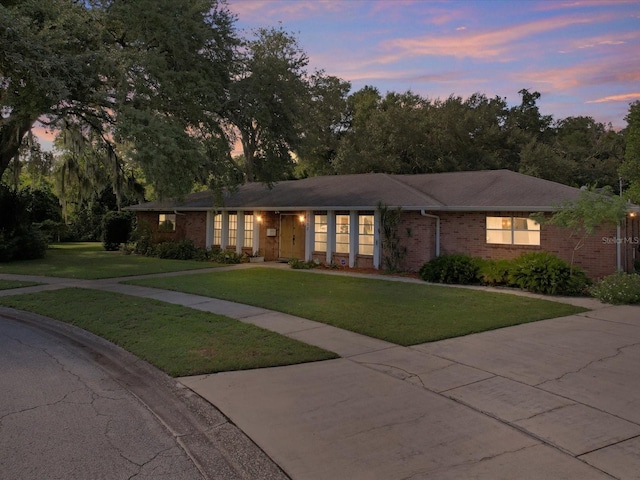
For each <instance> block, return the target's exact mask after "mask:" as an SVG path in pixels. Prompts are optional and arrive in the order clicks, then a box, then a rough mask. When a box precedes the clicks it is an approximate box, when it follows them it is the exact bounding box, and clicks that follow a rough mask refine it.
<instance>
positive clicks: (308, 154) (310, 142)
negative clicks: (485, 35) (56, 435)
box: [295, 72, 350, 177]
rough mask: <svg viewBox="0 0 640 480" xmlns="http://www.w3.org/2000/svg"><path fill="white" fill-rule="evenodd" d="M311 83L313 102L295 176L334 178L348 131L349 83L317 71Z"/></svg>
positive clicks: (297, 150) (305, 124) (297, 152)
mask: <svg viewBox="0 0 640 480" xmlns="http://www.w3.org/2000/svg"><path fill="white" fill-rule="evenodd" d="M309 80H310V94H311V98H310V102H309V104H308V105H307V107H308V113H307V114H306V115H305V118H304V119H303V120H304V121H303V124H304V131H303V133H302V137H301V138H300V144H299V146H298V147H297V149H296V150H295V154H296V155H297V157H298V158H297V165H296V176H297V177H307V176H309V175H331V174H334V173H335V161H336V157H337V154H338V148H339V145H340V141H341V139H342V137H343V135H344V132H345V111H346V105H347V94H348V92H349V89H350V84H349V82H345V81H344V80H341V79H339V78H337V77H333V76H327V75H324V73H323V72H318V73H316V74H315V75H312V76H311V78H310V79H309Z"/></svg>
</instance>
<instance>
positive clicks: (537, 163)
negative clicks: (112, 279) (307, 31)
mask: <svg viewBox="0 0 640 480" xmlns="http://www.w3.org/2000/svg"><path fill="white" fill-rule="evenodd" d="M235 23H236V18H235V17H234V15H233V14H232V13H230V11H229V10H228V7H227V5H226V3H225V2H224V0H137V1H136V2H128V1H124V0H56V1H54V0H2V1H0V44H1V45H2V49H0V108H1V109H2V117H1V119H0V120H1V121H0V184H1V185H2V189H1V190H0V203H1V205H0V206H1V208H2V215H1V216H0V220H1V222H2V223H1V224H0V250H1V248H2V245H5V246H7V245H8V246H7V248H6V249H5V251H7V252H9V251H12V248H13V247H11V246H12V245H13V246H16V245H21V244H22V243H21V242H22V240H21V238H24V237H25V235H31V232H32V230H33V229H34V228H36V229H37V230H38V231H40V232H41V233H42V234H43V235H44V236H45V237H46V238H48V239H49V240H57V239H61V240H100V239H101V236H102V217H103V216H104V214H105V213H106V212H108V211H113V210H119V209H121V208H122V207H123V206H125V205H128V204H131V203H134V202H139V201H142V200H150V199H153V198H160V197H180V196H182V195H184V194H187V193H189V192H192V191H197V190H203V189H207V188H209V189H212V190H214V191H219V190H220V189H222V188H224V187H233V186H234V185H238V184H241V183H244V182H265V183H267V184H269V183H273V182H277V181H279V180H283V179H292V178H301V177H305V176H312V175H333V174H345V173H361V172H388V173H404V174H412V173H430V172H445V171H455V170H480V169H497V168H506V169H510V170H514V171H519V172H522V173H526V174H529V175H534V176H538V177H541V178H545V179H548V180H553V181H557V182H561V183H564V184H567V185H572V186H582V185H589V186H591V187H605V186H610V187H611V188H612V189H613V190H614V191H615V192H618V193H619V189H620V186H622V188H623V189H624V194H625V195H627V196H629V198H631V199H632V200H634V201H640V195H639V194H638V193H640V188H638V186H637V185H638V184H639V183H640V146H639V145H640V133H639V132H640V102H635V103H633V104H631V105H630V108H629V114H628V115H627V117H626V118H625V120H626V121H627V123H628V126H627V128H625V129H624V130H621V131H614V130H613V129H612V128H611V126H610V125H604V124H601V123H598V122H596V121H595V120H594V119H593V118H591V117H571V118H565V119H554V118H553V117H552V116H549V115H542V114H541V113H540V109H539V103H540V102H542V101H544V99H543V98H541V95H540V94H539V93H538V92H535V91H533V92H532V91H529V90H527V89H523V90H521V91H520V92H519V93H520V97H521V99H520V103H519V104H517V105H509V104H507V102H506V100H505V99H504V98H501V97H494V98H489V97H487V96H486V95H485V94H483V93H476V94H474V95H471V96H470V97H469V98H462V97H459V96H455V95H452V96H450V97H449V98H446V99H440V98H435V99H434V98H428V97H423V96H421V95H417V94H415V93H413V92H385V93H382V92H380V91H379V90H378V89H377V88H375V87H374V86H367V87H364V88H362V89H360V90H358V91H355V92H354V91H352V89H351V85H350V84H349V82H347V81H344V80H342V79H340V78H337V77H334V76H331V75H327V74H326V73H325V72H324V71H322V70H314V71H312V70H310V68H309V60H308V56H307V54H306V52H305V51H304V49H303V48H302V47H301V46H300V45H299V43H298V41H297V39H296V37H295V36H294V35H293V34H291V33H289V32H286V31H284V30H283V29H282V28H259V29H256V30H255V31H251V32H244V31H238V30H237V29H236V26H235ZM44 129H46V130H48V131H49V132H50V133H51V134H53V135H54V136H55V139H54V141H53V142H54V146H55V150H53V151H51V149H49V148H43V147H42V145H41V141H40V138H41V135H40V136H39V135H36V133H40V134H41V133H42V131H43V130H44ZM238 150H240V151H241V154H239V155H238V154H236V152H238ZM637 192H638V193H637ZM45 207H46V208H45ZM42 212H48V213H47V214H43V213H42ZM43 215H44V216H43Z"/></svg>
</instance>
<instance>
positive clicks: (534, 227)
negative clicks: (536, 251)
mask: <svg viewBox="0 0 640 480" xmlns="http://www.w3.org/2000/svg"><path fill="white" fill-rule="evenodd" d="M487 243H497V244H502V245H540V224H539V223H538V222H536V221H535V220H532V219H530V218H524V217H487Z"/></svg>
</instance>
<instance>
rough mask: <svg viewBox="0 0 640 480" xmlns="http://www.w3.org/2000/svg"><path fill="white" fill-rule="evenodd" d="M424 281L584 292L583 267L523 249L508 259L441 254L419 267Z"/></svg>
mask: <svg viewBox="0 0 640 480" xmlns="http://www.w3.org/2000/svg"><path fill="white" fill-rule="evenodd" d="M419 274H420V277H421V278H422V279H423V280H425V281H427V282H435V283H449V284H458V285H472V284H476V283H482V284H484V285H491V286H505V287H517V288H521V289H523V290H527V291H529V292H533V293H541V294H546V295H580V294H584V293H586V287H587V285H588V284H589V280H588V278H587V276H586V274H585V273H584V271H583V270H581V269H579V268H577V267H572V266H571V265H570V264H569V263H567V262H565V261H564V260H562V259H560V258H558V257H557V256H555V255H553V254H551V253H549V252H531V253H525V254H523V255H521V256H519V257H517V258H514V259H512V260H486V259H480V258H474V257H471V256H469V255H463V254H450V255H441V256H439V257H436V258H434V259H432V260H430V261H429V262H427V263H425V264H424V265H423V266H422V267H421V268H420V271H419Z"/></svg>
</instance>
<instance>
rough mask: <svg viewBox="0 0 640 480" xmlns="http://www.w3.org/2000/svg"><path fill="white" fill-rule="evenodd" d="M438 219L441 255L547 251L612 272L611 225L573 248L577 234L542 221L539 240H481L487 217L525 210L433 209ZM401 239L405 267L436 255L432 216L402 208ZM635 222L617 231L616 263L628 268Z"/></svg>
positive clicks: (593, 270) (599, 273) (591, 269)
mask: <svg viewBox="0 0 640 480" xmlns="http://www.w3.org/2000/svg"><path fill="white" fill-rule="evenodd" d="M433 213H437V216H438V217H439V218H440V254H441V255H444V254H451V253H465V254H467V255H471V256H473V257H481V258H494V259H511V258H515V257H518V256H520V255H522V254H523V253H527V252H536V251H543V250H544V251H548V252H551V253H553V254H555V255H557V256H558V257H560V258H562V259H564V260H566V261H567V262H571V259H572V256H573V257H574V264H575V265H577V266H579V267H581V268H583V269H584V270H585V271H586V272H587V274H588V275H589V276H590V277H591V278H600V277H603V276H606V275H610V274H612V273H615V271H616V268H617V245H616V242H617V241H618V240H617V236H616V228H615V226H611V227H606V228H602V229H601V230H600V231H598V232H596V233H595V234H594V235H592V236H591V237H589V238H587V239H586V240H585V241H584V244H583V245H582V246H581V247H579V248H578V249H575V247H576V246H577V244H578V243H577V242H578V240H579V238H578V237H576V236H573V235H571V232H570V231H568V230H565V229H561V228H558V227H555V226H552V225H542V226H541V230H540V245H539V246H529V245H498V244H488V243H487V241H486V217H487V216H499V217H502V216H514V217H528V216H529V212H450V213H443V212H439V213H438V212H433ZM398 234H399V235H400V238H401V244H402V245H404V246H406V247H407V255H406V258H405V261H404V268H405V269H406V270H409V271H416V270H418V269H419V268H420V267H421V266H422V265H423V264H424V263H425V262H426V261H428V260H430V259H432V258H434V257H435V249H436V247H435V238H436V219H434V218H429V217H424V216H422V215H421V213H420V212H403V214H402V222H401V225H400V227H399V232H398ZM639 237H640V233H639V232H638V221H637V220H636V219H628V221H627V223H626V225H625V226H624V227H623V228H622V231H621V235H620V240H619V241H620V247H621V248H620V253H621V263H622V266H623V268H624V269H625V270H626V271H632V269H633V261H634V260H635V258H636V256H637V254H638V240H639Z"/></svg>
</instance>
